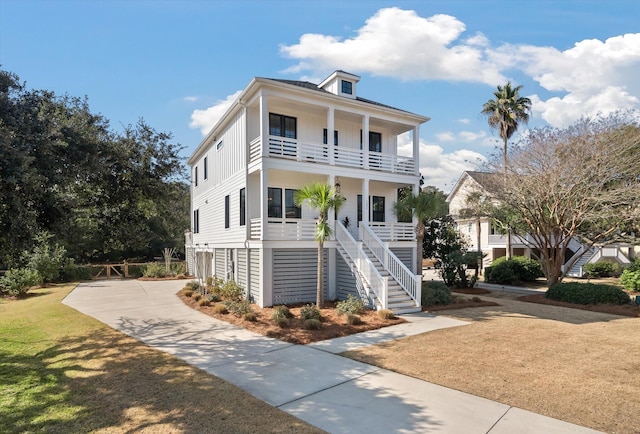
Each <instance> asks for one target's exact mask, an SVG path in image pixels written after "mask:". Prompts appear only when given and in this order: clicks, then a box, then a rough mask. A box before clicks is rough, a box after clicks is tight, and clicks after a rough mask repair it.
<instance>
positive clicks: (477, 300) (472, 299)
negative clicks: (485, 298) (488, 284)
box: [471, 296, 482, 303]
mask: <svg viewBox="0 0 640 434" xmlns="http://www.w3.org/2000/svg"><path fill="white" fill-rule="evenodd" d="M471 301H473V302H474V303H480V302H481V301H482V299H481V298H480V297H478V296H475V297H471Z"/></svg>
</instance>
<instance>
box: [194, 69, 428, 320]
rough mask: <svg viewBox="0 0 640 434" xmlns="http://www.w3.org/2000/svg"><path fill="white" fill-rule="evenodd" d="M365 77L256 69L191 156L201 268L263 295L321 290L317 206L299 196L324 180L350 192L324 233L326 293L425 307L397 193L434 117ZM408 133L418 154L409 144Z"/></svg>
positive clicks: (287, 297) (275, 298)
mask: <svg viewBox="0 0 640 434" xmlns="http://www.w3.org/2000/svg"><path fill="white" fill-rule="evenodd" d="M359 80H360V77H358V76H356V75H353V74H350V73H347V72H344V71H336V72H334V73H333V74H331V75H330V76H329V77H328V78H327V79H325V80H324V81H323V82H322V83H320V84H318V85H316V84H313V83H309V82H303V81H293V80H279V79H269V78H259V77H256V78H254V79H253V80H252V81H251V83H249V85H248V86H247V87H246V88H245V89H244V90H243V91H242V93H241V94H240V96H239V97H238V99H236V101H235V102H234V103H233V105H232V106H231V107H230V108H229V109H228V110H227V112H226V113H225V114H224V116H223V117H222V118H221V119H220V121H219V122H218V123H217V124H216V125H215V126H214V127H213V129H212V130H211V131H210V133H209V134H208V135H207V137H206V138H205V139H204V140H203V141H202V143H201V144H200V145H199V146H198V148H197V149H196V150H195V152H194V153H193V155H192V156H191V158H190V159H189V161H188V163H189V165H190V166H191V171H192V182H191V208H192V224H191V231H190V232H189V233H187V234H186V252H187V258H188V263H189V267H190V271H191V272H192V273H194V274H195V275H197V276H198V277H199V278H206V277H207V276H213V275H215V276H217V277H221V278H223V279H225V280H227V279H235V281H236V282H237V283H238V284H239V285H240V286H242V287H243V288H245V289H246V293H247V296H248V297H249V298H250V299H251V300H252V301H253V302H255V303H257V304H258V305H260V306H271V305H276V304H286V303H296V302H313V301H315V293H316V270H317V247H318V244H317V242H316V241H315V240H314V229H315V219H316V218H317V216H318V213H317V211H315V210H313V209H312V208H308V207H306V206H302V207H301V208H300V207H297V206H296V205H295V203H294V201H293V197H294V194H295V191H296V190H297V189H298V188H300V187H301V186H303V185H307V184H309V183H311V182H314V181H318V182H325V183H328V184H329V185H332V186H335V187H336V188H337V189H339V191H340V193H341V194H342V195H343V196H344V197H345V198H346V201H345V202H344V204H343V206H342V208H341V209H340V211H339V213H338V215H334V216H331V218H332V224H333V225H334V227H335V236H334V237H333V239H332V240H330V241H329V242H327V243H325V253H324V254H325V259H326V261H325V274H324V279H325V288H326V293H325V298H326V299H329V300H331V299H343V298H346V297H347V295H349V294H358V295H359V296H361V297H363V298H364V299H365V300H366V301H367V302H368V303H370V305H371V306H372V307H373V306H375V307H378V308H391V309H394V310H395V311H396V312H404V311H411V310H418V309H419V304H420V303H419V302H420V281H421V279H420V277H418V276H416V275H415V274H414V273H415V270H414V267H415V266H414V264H415V263H416V260H415V258H416V254H417V252H416V240H415V233H414V230H413V225H412V224H411V223H398V221H397V218H396V216H395V215H394V213H393V203H394V202H395V201H396V200H397V194H398V189H399V188H401V187H406V186H411V187H412V188H413V189H414V190H417V189H418V188H419V179H420V175H419V171H418V169H419V161H418V155H419V152H418V143H419V141H418V140H419V128H420V125H421V124H422V123H424V122H427V121H428V120H429V118H427V117H424V116H420V115H417V114H413V113H409V112H407V111H404V110H400V109H397V108H393V107H390V106H387V105H384V104H380V103H377V102H374V101H370V100H368V99H365V98H361V97H359V96H358V94H357V84H358V82H359ZM404 133H408V134H409V136H410V137H412V142H411V143H412V145H411V146H409V148H410V152H411V154H410V155H404V154H403V155H400V153H399V145H398V138H399V136H400V135H401V134H404Z"/></svg>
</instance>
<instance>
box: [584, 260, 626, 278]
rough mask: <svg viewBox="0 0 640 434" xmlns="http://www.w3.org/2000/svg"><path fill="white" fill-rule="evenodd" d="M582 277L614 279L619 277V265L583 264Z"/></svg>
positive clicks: (604, 263)
mask: <svg viewBox="0 0 640 434" xmlns="http://www.w3.org/2000/svg"><path fill="white" fill-rule="evenodd" d="M582 269H583V270H584V277H590V278H595V277H614V276H619V275H620V265H618V264H617V263H613V262H607V261H600V262H596V263H594V264H584V266H583V267H582Z"/></svg>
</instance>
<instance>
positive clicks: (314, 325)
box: [302, 318, 322, 330]
mask: <svg viewBox="0 0 640 434" xmlns="http://www.w3.org/2000/svg"><path fill="white" fill-rule="evenodd" d="M302 326H303V327H304V329H305V330H320V327H322V323H321V322H320V320H319V319H315V318H309V319H306V320H305V321H304V323H303V324H302Z"/></svg>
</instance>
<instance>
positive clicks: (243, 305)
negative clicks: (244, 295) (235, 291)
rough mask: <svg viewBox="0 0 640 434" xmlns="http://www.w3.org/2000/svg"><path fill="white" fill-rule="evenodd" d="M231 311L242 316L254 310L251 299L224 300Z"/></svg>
mask: <svg viewBox="0 0 640 434" xmlns="http://www.w3.org/2000/svg"><path fill="white" fill-rule="evenodd" d="M224 304H225V306H227V309H228V310H229V312H230V313H232V314H233V315H235V316H237V317H242V316H244V315H245V314H247V313H249V312H253V309H252V308H251V303H249V300H237V299H236V300H227V301H225V302H224Z"/></svg>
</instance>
